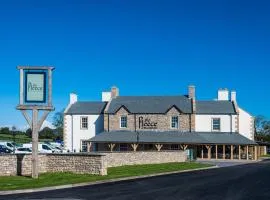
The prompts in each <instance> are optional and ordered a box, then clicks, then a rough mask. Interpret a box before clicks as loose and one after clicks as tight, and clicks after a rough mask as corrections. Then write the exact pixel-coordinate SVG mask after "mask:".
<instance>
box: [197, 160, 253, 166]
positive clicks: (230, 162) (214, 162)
mask: <svg viewBox="0 0 270 200" xmlns="http://www.w3.org/2000/svg"><path fill="white" fill-rule="evenodd" d="M196 162H199V163H209V164H212V165H217V166H218V167H230V166H236V165H244V164H250V163H256V162H258V161H247V160H202V159H199V160H197V161H196Z"/></svg>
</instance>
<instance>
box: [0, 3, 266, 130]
mask: <svg viewBox="0 0 270 200" xmlns="http://www.w3.org/2000/svg"><path fill="white" fill-rule="evenodd" d="M269 9H270V3H269V1H222V0H219V1H216V0H213V1H207V0H206V1H200V0H198V1H158V0H155V1H150V0H147V1H138V0H136V1H135V0H134V1H132V0H130V1H123V0H122V1H117V0H116V1H43V2H41V1H23V3H22V1H12V0H11V1H1V5H0V28H1V29H0V30H1V31H0V44H1V45H0V66H1V74H2V76H1V80H2V84H0V92H1V98H0V103H1V105H2V108H1V115H0V126H3V125H16V126H18V127H21V126H24V125H25V124H26V123H25V120H24V118H23V116H22V115H21V113H20V112H19V111H16V110H15V107H16V105H17V103H18V92H19V91H18V87H19V85H18V84H19V82H18V81H19V80H18V79H19V73H18V71H17V69H16V66H18V65H43V66H46V65H50V66H54V67H56V70H55V71H54V77H53V78H54V88H53V98H54V100H53V102H54V105H55V107H56V110H57V111H58V110H61V109H63V108H64V107H65V106H66V105H67V103H68V100H69V93H70V92H76V93H77V94H78V95H79V99H80V100H100V96H101V92H102V91H103V90H108V89H109V88H110V86H112V85H117V86H118V87H119V88H120V94H121V95H176V94H185V93H186V91H187V86H188V85H189V84H194V85H196V89H197V90H196V92H197V98H198V99H213V98H216V92H217V89H218V88H221V87H223V88H224V87H226V88H229V89H235V90H237V98H238V103H239V104H240V106H241V107H243V108H244V109H246V110H247V111H249V112H250V113H252V114H254V115H258V114H262V115H265V116H266V117H270V106H269V102H270V93H269V85H270V80H269V65H270V56H269V55H270V26H269V24H270V12H269ZM51 117H52V115H50V118H51Z"/></svg>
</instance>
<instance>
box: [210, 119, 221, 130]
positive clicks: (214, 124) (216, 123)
mask: <svg viewBox="0 0 270 200" xmlns="http://www.w3.org/2000/svg"><path fill="white" fill-rule="evenodd" d="M212 131H220V118H213V119H212Z"/></svg>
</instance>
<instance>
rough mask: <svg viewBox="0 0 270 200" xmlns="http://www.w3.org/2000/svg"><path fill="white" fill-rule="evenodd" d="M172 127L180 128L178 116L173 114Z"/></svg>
mask: <svg viewBox="0 0 270 200" xmlns="http://www.w3.org/2000/svg"><path fill="white" fill-rule="evenodd" d="M171 128H175V129H177V128H178V116H172V118H171Z"/></svg>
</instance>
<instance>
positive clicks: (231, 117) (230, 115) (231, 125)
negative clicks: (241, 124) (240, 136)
mask: <svg viewBox="0 0 270 200" xmlns="http://www.w3.org/2000/svg"><path fill="white" fill-rule="evenodd" d="M230 116H231V123H230V124H231V133H232V114H231V115H230Z"/></svg>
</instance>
